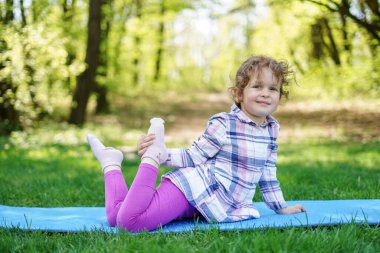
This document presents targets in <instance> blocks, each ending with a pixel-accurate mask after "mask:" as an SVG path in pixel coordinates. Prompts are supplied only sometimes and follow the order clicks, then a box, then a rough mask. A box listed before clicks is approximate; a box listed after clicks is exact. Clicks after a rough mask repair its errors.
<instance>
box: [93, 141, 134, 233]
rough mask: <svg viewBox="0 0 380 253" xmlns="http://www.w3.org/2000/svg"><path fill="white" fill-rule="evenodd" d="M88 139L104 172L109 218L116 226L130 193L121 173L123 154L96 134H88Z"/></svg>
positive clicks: (111, 223) (109, 221)
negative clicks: (105, 143) (104, 142)
mask: <svg viewBox="0 0 380 253" xmlns="http://www.w3.org/2000/svg"><path fill="white" fill-rule="evenodd" d="M87 141H88V143H89V144H90V146H91V150H92V152H93V153H94V155H95V157H96V158H97V159H98V161H99V162H100V165H101V166H102V169H103V172H104V183H105V187H104V188H105V199H106V200H105V202H106V215H107V220H108V223H109V224H110V225H111V226H115V225H116V216H117V213H118V211H119V208H120V205H121V203H122V202H123V201H124V199H125V196H126V195H127V193H128V188H127V185H126V184H125V180H124V177H123V174H122V173H121V162H122V161H123V154H122V152H121V151H119V150H117V149H114V148H111V147H105V146H104V145H103V144H102V143H101V142H100V141H99V140H98V138H96V136H94V135H88V136H87Z"/></svg>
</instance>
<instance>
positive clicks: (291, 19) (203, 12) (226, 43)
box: [0, 0, 380, 135]
mask: <svg viewBox="0 0 380 253" xmlns="http://www.w3.org/2000/svg"><path fill="white" fill-rule="evenodd" d="M89 3H91V5H92V7H93V8H89ZM96 7H98V9H99V10H100V11H99V13H98V15H96V14H94V13H95V12H96ZM91 9H92V10H95V12H93V13H92V14H89V13H90V10H91ZM0 14H1V15H0V17H1V22H0V87H1V88H0V95H1V98H0V109H1V110H0V111H1V113H0V117H1V123H0V129H1V131H0V132H1V133H2V134H3V135H8V134H10V133H11V132H12V131H14V130H22V129H29V128H35V127H38V126H41V122H45V121H48V122H53V123H54V122H58V123H64V122H69V123H73V124H74V125H79V126H83V124H85V123H88V122H95V123H97V124H100V123H108V124H113V123H115V122H120V121H121V122H122V124H124V126H128V127H130V128H132V129H139V128H141V127H142V126H146V123H142V122H146V121H147V118H148V117H149V116H151V115H153V114H160V116H164V117H166V120H167V121H168V122H169V123H170V122H179V121H180V120H181V118H180V117H178V116H176V113H175V112H174V111H175V110H174V109H173V108H172V107H170V106H169V105H168V104H170V103H169V102H170V101H171V102H173V103H174V104H175V103H177V104H175V106H178V103H180V102H179V101H178V100H180V99H184V100H185V101H187V102H189V103H190V104H191V101H193V100H194V97H197V96H198V95H200V96H201V99H200V98H199V96H198V99H195V101H202V102H204V103H206V104H205V105H204V106H207V105H209V106H210V105H214V106H215V108H212V106H211V107H210V110H209V111H207V110H206V111H205V110H203V111H204V112H205V116H203V117H205V118H207V117H206V114H210V115H212V114H213V113H215V112H217V111H218V110H224V111H225V110H229V107H227V106H226V105H228V106H229V105H230V104H231V100H229V98H228V94H227V92H226V90H227V88H228V87H229V86H231V85H232V81H231V80H232V79H233V77H234V75H235V72H236V70H237V68H238V67H239V65H240V64H241V63H242V61H244V60H245V59H246V58H247V57H249V56H250V55H254V54H264V55H269V56H272V57H274V58H278V59H286V60H287V61H288V62H289V64H290V65H291V66H292V68H293V69H294V70H295V72H296V82H293V84H292V86H291V88H290V92H291V93H290V94H291V96H290V101H291V102H294V103H295V102H297V101H298V102H297V103H301V104H302V101H304V102H303V103H304V104H305V103H306V105H305V106H302V109H309V110H311V107H312V105H314V108H317V109H316V110H320V109H321V106H320V105H321V104H322V105H323V104H326V101H329V103H330V104H329V105H330V107H334V106H335V107H336V106H338V105H342V103H343V102H342V101H348V102H349V103H348V104H349V106H348V107H347V106H346V107H344V108H346V109H347V108H348V109H347V110H350V108H356V107H358V104H360V105H361V106H362V107H360V106H359V107H360V108H363V109H362V110H363V111H364V112H365V111H366V110H367V109H368V108H370V109H368V110H369V111H368V112H369V113H372V114H377V113H378V112H379V111H378V109H377V108H378V105H379V100H378V99H379V90H380V74H379V73H380V71H379V70H380V57H379V54H380V52H379V44H380V27H379V23H380V16H379V2H378V1H376V0H373V1H356V0H352V1H351V0H350V1H347V0H346V1H332V0H331V1H326V0H321V1H311V0H310V1H301V0H298V1H297V0H292V1H277V0H258V1H253V0H220V1H217V0H208V1H180V0H129V1H128V0H103V1H83V0H71V1H70V0H39V1H32V0H24V1H22V0H20V1H5V0H0ZM89 20H90V23H88V21H89ZM88 24H92V26H88ZM93 24H99V25H98V26H99V29H98V30H96V26H95V28H94V26H93ZM89 27H91V28H90V29H89ZM87 38H89V40H87ZM97 45H98V46H97ZM91 50H92V51H91ZM91 69H93V71H92V72H91ZM95 71H96V72H95ZM215 94H220V96H216V95H215ZM192 99H193V100H192ZM305 101H310V103H309V104H308V103H307V102H305ZM311 101H319V103H316V102H313V103H311ZM321 101H322V102H321ZM323 101H325V102H323ZM363 101H367V102H363ZM182 102H183V101H182ZM218 102H220V103H222V104H223V105H217V103H218ZM196 103H198V102H196ZM193 104H194V103H193ZM346 104H347V103H346ZM182 106H184V103H182ZM190 107H191V106H190V105H187V108H190ZM338 107H339V106H338ZM338 107H337V108H338ZM170 108H171V109H170ZM177 108H180V107H177ZM288 108H293V109H294V107H293V106H292V104H291V103H290V105H288ZM318 108H319V109H318ZM339 108H343V107H342V106H340V107H339ZM339 108H338V109H339ZM365 108H367V109H365ZM322 109H323V106H322ZM194 110H196V108H195V109H194ZM342 110H343V109H342ZM104 113H106V115H109V117H105V116H102V115H104ZM177 114H178V113H177ZM372 114H371V115H372ZM210 115H208V116H210ZM126 117H128V118H129V117H132V118H131V120H130V121H133V122H134V124H130V122H129V123H128V122H127V121H128V120H126V119H125V118H126ZM280 117H281V116H280ZM123 118H124V119H123ZM202 120H204V118H202ZM202 122H203V121H202ZM198 123H199V122H197V123H196V124H198ZM44 124H45V123H43V124H42V125H44ZM169 126H170V125H169ZM203 126H204V125H203V124H202V125H201V126H200V127H201V128H203Z"/></svg>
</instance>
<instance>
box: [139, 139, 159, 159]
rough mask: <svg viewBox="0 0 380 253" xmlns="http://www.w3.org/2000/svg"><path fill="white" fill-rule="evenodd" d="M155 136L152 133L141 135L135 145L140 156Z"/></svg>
mask: <svg viewBox="0 0 380 253" xmlns="http://www.w3.org/2000/svg"><path fill="white" fill-rule="evenodd" d="M155 138H156V136H155V135H154V134H148V135H143V136H142V137H141V139H140V141H139V144H138V145H137V151H138V154H139V156H140V157H141V156H142V155H143V154H144V153H145V151H146V150H147V149H148V147H149V146H150V145H152V144H153V142H154V139H155Z"/></svg>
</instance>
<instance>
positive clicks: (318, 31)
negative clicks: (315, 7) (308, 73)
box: [311, 21, 323, 60]
mask: <svg viewBox="0 0 380 253" xmlns="http://www.w3.org/2000/svg"><path fill="white" fill-rule="evenodd" d="M321 35H322V25H321V24H320V22H319V21H318V22H317V23H315V24H313V25H311V43H312V53H311V56H312V58H314V59H316V60H320V59H322V57H323V42H322V36H321Z"/></svg>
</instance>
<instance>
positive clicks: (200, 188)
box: [163, 105, 287, 222]
mask: <svg viewBox="0 0 380 253" xmlns="http://www.w3.org/2000/svg"><path fill="white" fill-rule="evenodd" d="M279 128H280V125H279V123H278V122H277V120H275V119H274V118H273V117H271V116H268V117H267V119H266V122H265V123H264V124H262V125H257V124H256V123H255V122H253V121H252V120H251V119H250V118H249V117H248V116H247V115H245V114H244V113H243V112H242V111H241V110H240V109H239V108H238V107H237V106H236V105H233V106H232V110H231V112H230V113H219V114H216V115H214V116H213V117H211V118H210V120H209V121H208V126H207V129H206V130H205V132H204V134H203V135H202V136H200V137H199V138H198V140H196V141H194V143H193V144H192V146H191V147H190V148H188V149H169V158H168V160H167V161H166V162H165V164H164V165H166V166H169V167H172V168H176V169H174V170H173V171H170V172H169V173H167V174H165V175H163V177H164V178H168V179H170V180H171V181H172V182H173V183H174V184H175V185H176V186H177V187H178V188H179V189H180V190H181V191H182V192H183V193H184V195H185V196H186V198H187V199H188V201H189V202H190V204H191V205H193V206H194V207H195V208H197V210H198V211H199V212H200V213H201V214H202V215H203V216H204V217H205V218H206V219H207V220H208V221H209V222H212V221H218V222H232V221H239V220H244V219H250V218H259V217H260V214H259V212H258V211H257V209H256V208H255V207H254V205H253V202H252V199H253V196H254V194H255V190H256V185H257V184H258V185H259V187H260V191H261V194H262V196H263V199H264V201H265V203H266V204H267V205H268V206H269V207H270V208H271V209H273V210H277V209H281V208H284V207H286V206H287V204H286V202H285V200H284V198H283V195H282V191H281V188H280V184H279V182H278V180H277V177H276V161H277V147H278V146H277V143H276V139H277V136H278V131H279Z"/></svg>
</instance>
